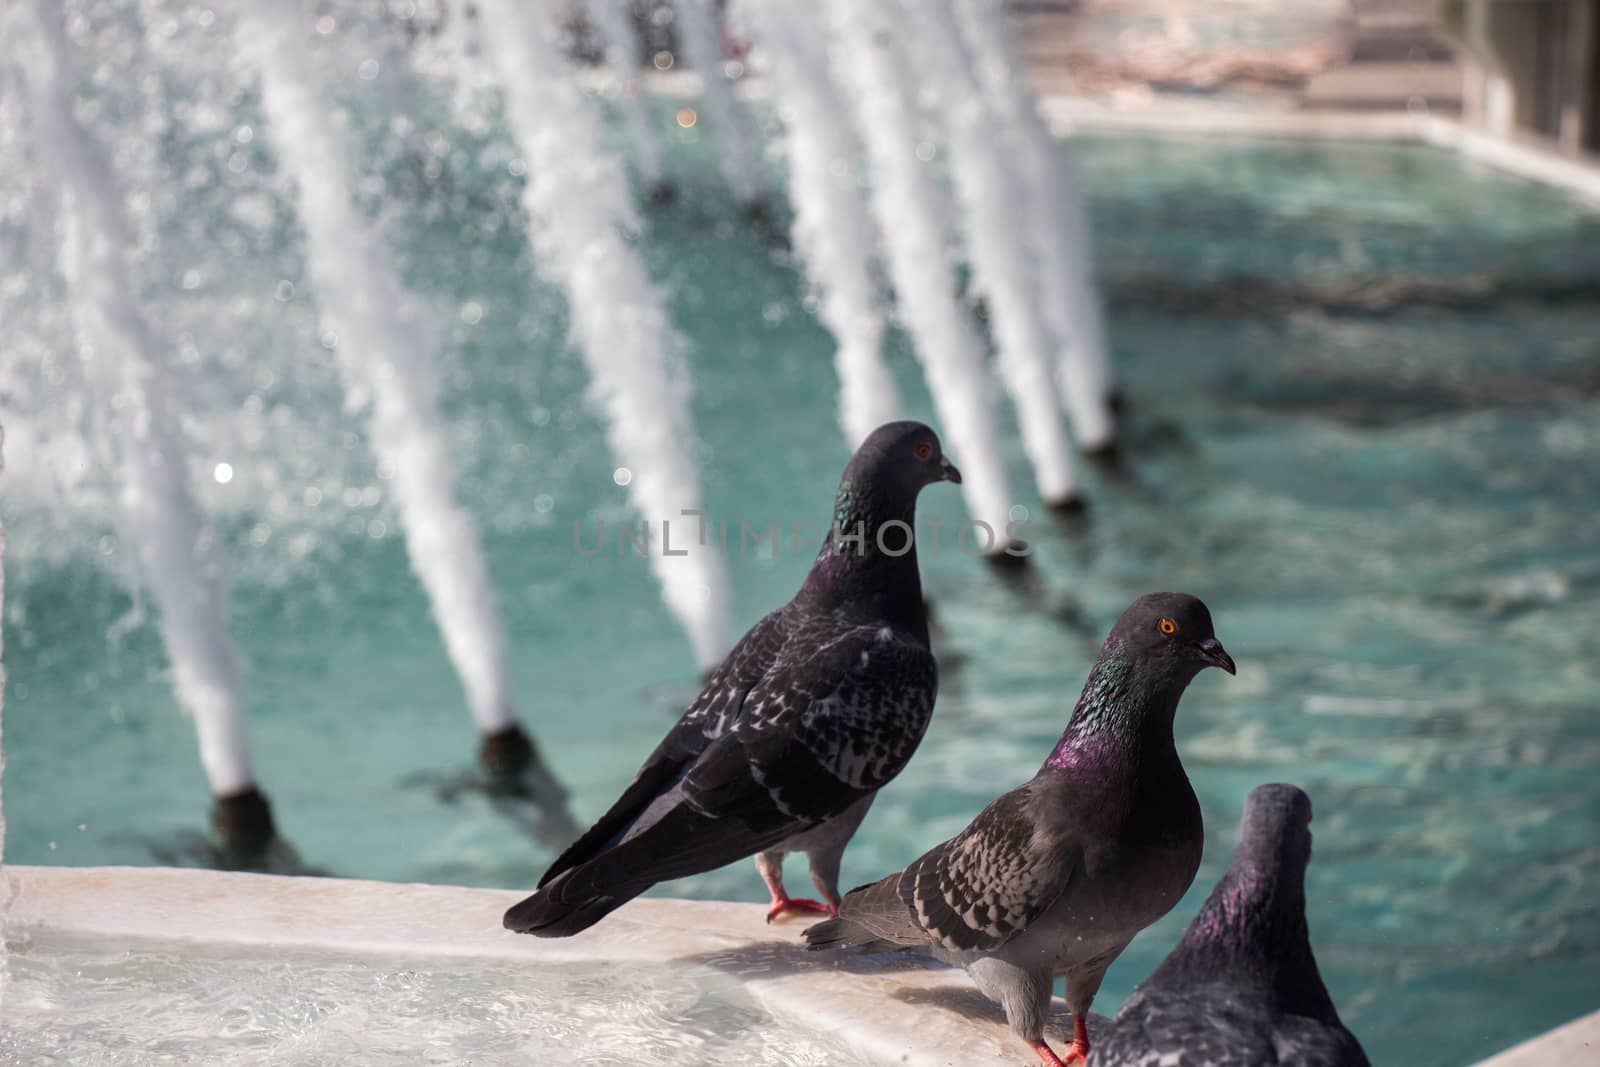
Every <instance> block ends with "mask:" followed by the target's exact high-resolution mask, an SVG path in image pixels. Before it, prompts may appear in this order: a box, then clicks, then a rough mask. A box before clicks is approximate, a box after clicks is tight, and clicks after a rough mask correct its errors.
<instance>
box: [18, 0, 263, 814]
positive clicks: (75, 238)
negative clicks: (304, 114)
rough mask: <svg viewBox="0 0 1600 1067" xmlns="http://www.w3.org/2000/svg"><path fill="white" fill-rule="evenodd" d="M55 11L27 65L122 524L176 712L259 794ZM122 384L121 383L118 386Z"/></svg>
mask: <svg viewBox="0 0 1600 1067" xmlns="http://www.w3.org/2000/svg"><path fill="white" fill-rule="evenodd" d="M53 6H54V5H52V4H50V3H48V2H47V0H38V3H37V4H36V6H35V8H34V15H35V16H36V17H35V19H34V20H33V21H34V23H35V25H36V27H37V30H38V32H39V34H40V35H41V37H42V43H43V47H39V48H30V49H19V50H18V54H19V55H22V56H23V57H24V64H25V73H26V78H27V82H28V86H29V90H30V96H31V98H32V100H33V107H32V115H33V122H34V132H35V139H36V144H37V147H38V151H39V154H40V156H41V162H43V164H44V165H45V166H46V167H48V168H49V171H50V173H52V174H54V175H56V176H57V177H58V178H59V180H60V181H61V183H62V186H63V188H64V190H65V192H66V194H67V203H66V204H65V205H64V207H65V211H64V213H63V214H64V218H63V223H64V225H63V227H62V230H63V242H62V252H61V259H60V265H61V272H62V275H63V278H64V280H65V282H66V284H67V286H68V289H69V291H70V293H71V300H72V314H73V324H74V330H75V333H76V335H77V340H78V344H79V347H80V349H81V352H82V355H83V357H84V358H85V359H86V360H87V361H89V362H90V363H91V365H92V366H93V367H94V368H95V369H96V374H97V377H99V378H100V379H101V384H102V385H103V386H104V387H105V388H106V391H107V392H108V393H109V392H111V391H116V392H117V393H118V403H117V404H116V405H115V412H114V414H113V416H112V419H111V422H110V432H111V433H112V434H113V436H114V440H115V443H116V445H117V455H118V457H119V463H120V474H121V478H122V482H123V484H122V489H121V499H120V503H121V510H122V517H123V521H124V523H125V525H126V528H127V531H128V533H129V535H130V537H131V539H132V540H133V541H134V542H135V543H136V544H137V545H138V547H139V552H140V556H141V558H142V560H143V563H144V567H145V574H146V580H147V581H148V582H149V584H150V588H151V590H152V592H153V594H154V596H155V599H156V601H157V602H158V604H159V605H160V608H161V611H160V616H161V621H160V628H161V638H162V643H163V645H164V647H165V648H166V652H167V658H168V659H169V660H170V662H171V664H172V671H173V677H174V685H175V688H176V691H177V696H178V702H179V704H180V705H181V706H182V707H183V708H184V710H185V711H187V712H188V713H189V714H190V715H191V716H192V717H193V719H194V724H195V732H196V734H197V736H198V739H199V747H200V760H201V763H202V764H203V765H204V768H205V774H206V779H207V781H208V782H209V783H210V786H211V791H212V793H213V794H214V795H215V796H217V797H219V798H225V797H232V796H237V795H239V794H243V793H248V792H251V791H253V789H254V780H255V774H254V770H253V768H252V766H251V761H250V749H249V743H248V738H247V736H246V728H245V720H244V704H243V698H242V694H241V686H240V679H239V659H238V654H237V651H236V650H235V648H234V644H233V641H232V639H231V638H230V637H229V635H228V630H227V614H228V612H227V604H226V599H225V596H224V593H223V588H222V579H221V573H220V566H219V560H218V551H217V545H216V540H215V536H214V535H213V533H212V531H211V530H210V528H209V526H208V524H207V522H206V519H205V516H204V514H203V513H202V511H201V509H200V506H199V504H198V503H197V501H196V500H195V497H194V494H193V492H192V490H191V487H190V485H189V482H188V473H187V466H188V458H187V456H186V455H185V451H186V450H185V446H184V441H183V437H182V435H181V433H180V432H179V429H178V425H177V422H176V417H175V415H174V413H173V412H172V410H171V409H170V408H169V407H168V404H167V401H168V398H169V397H171V396H172V389H171V388H170V385H169V383H168V382H167V379H166V375H165V373H164V367H163V353H164V349H165V347H166V346H165V344H164V343H163V342H162V341H161V340H160V339H158V337H157V336H156V334H155V331H154V329H153V328H152V326H151V324H150V322H149V320H148V319H146V318H145V316H144V313H143V311H142V309H141V308H140V306H139V303H138V300H137V298H136V297H135V295H134V294H136V293H137V292H138V291H139V286H138V282H137V279H135V278H134V277H133V275H132V272H131V271H130V270H129V269H128V265H127V262H126V260H125V258H124V256H125V254H126V249H127V248H128V247H129V232H130V231H129V226H128V221H127V218H126V216H125V214H124V211H123V206H122V197H121V193H120V192H119V190H118V187H117V182H116V178H115V171H114V170H113V168H112V165H111V160H110V158H109V157H108V155H107V154H106V152H105V151H104V149H103V148H102V147H101V146H100V145H99V144H98V143H96V142H95V141H94V140H93V139H92V138H91V137H90V136H89V135H88V133H87V132H86V131H85V130H84V129H83V127H82V126H81V125H79V123H78V121H77V119H76V117H75V116H74V115H73V112H72V91H71V86H72V84H73V72H72V62H71V52H70V47H69V44H68V41H67V38H66V34H65V31H64V29H63V27H62V25H61V14H60V12H59V10H52V8H53ZM115 376H120V380H119V381H116V382H115V383H113V382H112V381H110V380H108V379H111V378H113V377H115Z"/></svg>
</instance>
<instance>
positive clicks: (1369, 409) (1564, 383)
mask: <svg viewBox="0 0 1600 1067" xmlns="http://www.w3.org/2000/svg"><path fill="white" fill-rule="evenodd" d="M1229 388H1230V390H1232V391H1233V396H1234V398H1235V399H1236V400H1238V401H1240V402H1242V403H1244V404H1248V405H1250V406H1252V407H1255V408H1258V409H1260V410H1264V411H1267V412H1270V413H1272V414H1275V415H1287V416H1311V417H1314V418H1321V419H1326V420H1329V421H1332V422H1339V423H1344V424H1346V425H1349V426H1355V427H1360V428H1363V429H1387V428H1393V427H1408V426H1411V425H1414V424H1415V423H1417V422H1419V421H1422V420H1425V419H1430V418H1445V417H1450V416H1455V415H1460V414H1464V413H1467V412H1473V411H1486V410H1490V411H1492V410H1539V409H1544V408H1557V407H1562V406H1565V405H1570V404H1574V403H1583V402H1586V401H1592V400H1594V399H1595V398H1596V397H1600V368H1597V367H1582V368H1575V369H1572V370H1568V371H1565V372H1563V371H1561V370H1558V369H1547V370H1544V371H1541V372H1540V373H1539V374H1538V375H1536V376H1522V375H1507V374H1501V375H1493V374H1474V375H1472V376H1470V377H1468V376H1451V377H1444V376H1439V377H1426V376H1423V375H1420V374H1410V375H1401V374H1391V375H1389V376H1386V377H1378V376H1376V375H1372V374H1359V373H1352V372H1351V371H1350V369H1349V368H1347V367H1343V366H1336V365H1324V364H1315V363H1307V364H1304V365H1302V366H1300V367H1298V368H1297V369H1296V371H1295V373H1294V374H1293V375H1292V376H1288V377H1284V378H1281V379H1273V380H1270V381H1258V382H1251V383H1245V384H1244V387H1243V388H1242V389H1241V388H1237V387H1236V386H1230V387H1229Z"/></svg>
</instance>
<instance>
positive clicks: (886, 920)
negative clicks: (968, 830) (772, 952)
mask: <svg viewBox="0 0 1600 1067" xmlns="http://www.w3.org/2000/svg"><path fill="white" fill-rule="evenodd" d="M900 873H901V872H899V871H896V872H895V873H894V874H891V875H889V876H888V877H887V878H884V879H882V880H881V881H877V882H873V883H871V884H869V885H863V886H857V887H856V888H855V889H852V890H850V892H849V893H846V894H845V898H844V900H843V902H841V903H840V905H839V914H838V915H837V916H836V917H834V918H832V919H829V920H828V921H826V922H820V923H817V924H816V925H815V926H808V927H806V929H805V930H804V931H803V932H802V934H801V936H802V937H804V938H805V939H806V947H807V948H812V949H835V948H861V949H863V950H864V951H867V952H893V951H895V950H896V949H904V948H916V947H919V946H926V945H927V944H928V934H927V932H926V931H925V930H923V929H922V928H921V927H919V926H918V925H917V924H916V920H915V918H913V916H912V915H911V912H910V910H909V909H908V908H907V907H906V906H905V903H904V902H903V901H902V900H901V899H900Z"/></svg>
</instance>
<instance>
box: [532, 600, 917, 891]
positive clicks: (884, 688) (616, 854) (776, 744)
mask: <svg viewBox="0 0 1600 1067" xmlns="http://www.w3.org/2000/svg"><path fill="white" fill-rule="evenodd" d="M817 637H818V635H816V634H811V633H807V632H806V631H805V629H804V628H797V629H796V630H795V631H793V632H791V634H790V637H789V641H788V642H787V644H786V647H785V649H784V654H783V655H781V656H780V657H779V658H778V661H777V662H776V663H775V664H774V665H773V666H772V668H771V669H770V670H769V671H768V672H767V674H766V676H765V677H764V678H762V680H761V681H760V682H759V683H758V684H757V685H756V686H754V687H753V688H752V689H751V690H750V691H749V693H748V694H747V695H746V696H745V699H744V702H743V707H742V709H741V711H740V713H739V715H738V716H737V719H736V721H734V722H733V723H732V725H731V727H730V728H728V729H727V730H726V732H724V733H722V734H721V736H719V737H717V738H716V740H714V741H712V742H711V743H710V744H709V745H707V746H706V748H705V749H704V750H703V751H702V752H701V753H700V754H699V756H697V757H696V758H695V759H694V760H693V762H692V763H691V765H690V766H688V767H687V769H686V770H685V771H684V772H683V773H682V775H681V778H680V779H679V780H678V781H677V783H676V784H674V785H673V786H672V787H671V788H670V789H668V790H667V791H666V792H664V793H662V794H660V795H659V796H658V797H656V798H655V799H654V800H652V801H650V802H648V803H647V804H646V805H645V806H644V808H643V809H642V810H641V811H640V812H639V814H638V815H637V817H635V818H634V819H632V820H631V825H630V826H629V828H628V829H627V830H626V831H624V832H623V834H622V835H621V836H620V838H619V839H618V840H617V842H616V843H615V844H614V845H612V846H611V847H610V848H609V849H607V850H605V851H603V852H601V853H600V854H599V855H597V856H596V858H595V859H594V860H593V861H591V862H589V863H587V864H585V865H583V866H581V867H579V868H578V869H575V870H573V871H572V874H571V878H572V879H573V880H574V881H573V884H572V885H570V886H568V885H565V884H564V883H563V884H562V885H561V888H562V891H563V893H564V895H565V894H570V893H572V892H576V891H579V890H581V889H586V888H588V889H592V890H593V891H597V892H599V891H610V888H611V887H614V886H627V887H633V886H637V885H649V884H654V883H656V882H661V881H666V880H668V879H672V878H681V877H685V876H687V875H691V874H698V873H701V872H703V871H707V870H711V869H713V868H715V867H720V866H722V865H723V864H725V863H730V862H732V861H734V860H737V859H742V858H743V857H745V856H749V855H752V854H754V853H756V852H760V851H763V850H764V849H767V848H769V847H771V846H772V845H775V844H777V843H778V842H780V841H782V840H784V839H785V838H787V837H790V836H792V835H793V834H796V833H799V832H800V831H802V830H806V829H809V828H810V827H812V826H815V825H817V824H818V823H820V822H822V821H823V820H825V819H828V818H831V817H833V816H835V815H838V814H839V813H841V812H843V811H844V810H845V809H846V808H848V807H850V806H851V805H852V804H854V803H855V802H856V801H857V800H860V799H861V798H862V797H864V796H867V795H869V794H871V793H872V792H873V791H874V790H876V789H877V788H878V787H879V786H881V785H882V784H883V783H884V782H886V781H888V780H889V779H890V778H893V777H894V776H895V775H896V774H897V773H899V771H900V768H901V767H903V766H904V765H905V762H906V761H907V760H908V759H910V757H911V753H912V752H913V751H915V749H916V746H917V743H918V742H919V741H920V740H921V738H922V734H923V731H924V730H925V729H926V728H927V724H928V719H929V717H930V715H931V713H932V710H933V700H934V691H935V688H936V668H935V666H934V661H933V656H932V654H931V653H929V651H928V650H927V648H926V647H925V646H922V645H920V644H918V643H917V642H915V641H914V640H911V639H909V638H907V637H905V636H904V635H902V634H899V633H897V632H895V631H893V630H891V629H889V628H887V627H854V628H851V629H850V630H847V631H845V632H844V633H842V634H840V633H838V632H837V631H834V632H833V634H832V636H831V637H830V638H829V639H827V640H822V641H819V640H817Z"/></svg>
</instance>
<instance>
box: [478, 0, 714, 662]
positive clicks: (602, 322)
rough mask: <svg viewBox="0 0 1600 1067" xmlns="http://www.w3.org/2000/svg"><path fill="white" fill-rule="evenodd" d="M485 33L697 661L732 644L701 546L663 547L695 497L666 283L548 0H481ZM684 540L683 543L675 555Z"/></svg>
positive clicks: (533, 206) (671, 603)
mask: <svg viewBox="0 0 1600 1067" xmlns="http://www.w3.org/2000/svg"><path fill="white" fill-rule="evenodd" d="M481 7H482V11H483V14H484V21H485V23H486V24H487V26H486V28H487V30H488V32H486V33H485V34H484V44H485V47H486V49H487V51H488V54H489V57H490V59H491V61H492V62H493V65H494V67H495V69H496V70H498V72H499V74H500V78H501V84H502V85H503V87H504V92H505V100H506V118H507V122H508V124H509V126H510V128H511V132H512V135H513V138H514V139H515V140H516V142H517V144H518V146H519V148H520V149H521V151H522V154H523V157H524V158H525V159H526V160H527V162H528V179H527V184H526V185H525V186H524V187H523V194H522V202H523V206H524V208H525V209H526V210H527V213H528V237H529V240H530V242H531V243H532V245H533V249H534V253H535V256H536V259H537V261H538V263H539V266H540V268H541V269H542V270H544V271H545V272H547V273H548V274H549V275H550V277H551V278H552V279H554V280H555V281H556V282H557V283H558V284H559V285H561V287H562V288H563V290H564V291H565V292H566V295H567V302H568V305H569V307H570V309H571V314H572V325H573V333H574V335H575V338H576V341H577V345H578V348H579V350H580V352H581V353H582V355H583V358H584V362H585V364H586V366H587V367H588V369H589V374H590V378H591V380H592V389H593V395H594V397H595V399H596V400H597V401H598V402H599V404H600V405H601V407H602V408H603V409H604V412H605V415H606V417H607V427H606V433H607V439H608V441H609V443H610V445H611V450H612V452H613V454H614V455H615V457H616V460H617V463H618V464H619V467H618V470H617V474H616V481H617V483H618V484H619V485H626V486H627V488H628V492H629V495H630V497H631V498H632V501H633V504H634V507H635V508H637V509H638V511H639V512H640V513H641V514H642V515H643V516H644V517H645V519H646V522H647V524H648V528H651V529H657V528H659V529H661V530H662V531H663V538H662V543H661V544H659V545H656V546H653V550H652V551H651V553H650V563H651V567H652V569H653V570H654V572H655V575H656V578H657V580H658V581H659V582H660V583H661V588H662V594H663V596H664V598H665V599H666V602H667V605H668V607H669V608H670V609H671V610H672V612H673V613H674V614H675V615H677V617H678V619H679V621H680V622H681V623H682V624H683V627H684V629H685V630H686V631H687V632H688V635H689V640H690V644H691V645H692V646H693V651H694V657H695V662H696V663H697V664H698V665H699V666H700V668H701V669H702V670H707V669H710V668H711V667H714V666H715V665H716V664H717V663H718V662H720V661H721V659H722V657H723V655H724V654H725V653H726V652H727V650H728V642H729V621H728V591H727V579H726V577H725V575H724V572H723V568H722V563H721V560H720V559H719V558H718V557H717V556H715V555H714V554H713V552H712V551H711V550H710V549H709V548H708V547H707V546H705V545H699V546H695V545H690V546H689V547H688V548H687V549H682V548H680V549H676V550H674V551H673V552H672V554H671V555H668V554H667V553H666V551H665V549H666V544H665V540H666V538H665V530H666V526H665V525H664V524H665V523H668V522H676V521H681V520H682V519H683V518H684V516H685V515H690V514H693V513H695V512H697V511H699V509H700V485H699V477H698V475H697V473H696V471H695V466H694V462H693V459H692V458H691V456H690V454H689V452H688V449H687V445H688V443H689V442H690V441H692V440H693V428H692V425H691V422H690V416H689V408H688V383H687V380H686V379H685V376H684V375H683V373H682V371H681V368H680V367H679V366H678V357H679V355H680V353H681V350H682V348H683V341H682V338H681V337H680V336H679V335H678V334H677V333H676V331H674V330H673V328H672V325H671V323H670V321H669V320H668V318H667V313H666V302H665V298H664V297H663V295H662V293H661V290H660V289H659V288H658V287H657V286H656V285H655V283H654V282H653V281H651V279H650V276H649V275H648V274H647V273H646V271H645V267H644V263H643V262H642V261H641V260H640V258H639V254H638V252H637V251H636V250H635V249H634V247H633V245H632V244H630V243H629V241H628V240H627V238H626V236H625V232H626V231H631V230H634V229H636V228H637V226H638V221H637V219H636V217H635V213H634V210H633V207H632V204H631V203H630V201H629V199H628V190H627V186H626V184H625V183H624V182H623V180H622V178H621V175H620V174H619V172H618V168H617V167H616V164H615V162H614V161H613V160H612V159H610V158H609V157H608V156H607V155H606V153H605V152H604V151H603V150H602V149H601V146H600V130H599V126H598V121H597V118H596V115H595V113H594V109H593V107H592V106H591V105H590V104H589V102H588V101H586V100H585V99H584V98H583V94H582V90H581V89H579V87H578V85H577V84H576V82H575V80H574V79H573V77H572V72H571V71H570V70H569V69H568V67H567V64H566V62H565V61H564V60H563V59H562V58H561V56H560V55H559V54H558V53H557V51H556V49H555V48H554V46H552V45H551V43H550V41H549V40H548V38H547V37H546V36H545V34H546V31H547V28H548V25H549V22H550V10H549V7H548V5H547V4H546V3H543V2H538V3H518V2H516V0H484V2H483V3H482V5H481ZM679 552H683V553H684V554H682V555H679Z"/></svg>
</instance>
